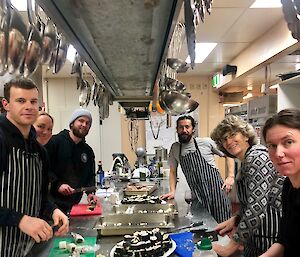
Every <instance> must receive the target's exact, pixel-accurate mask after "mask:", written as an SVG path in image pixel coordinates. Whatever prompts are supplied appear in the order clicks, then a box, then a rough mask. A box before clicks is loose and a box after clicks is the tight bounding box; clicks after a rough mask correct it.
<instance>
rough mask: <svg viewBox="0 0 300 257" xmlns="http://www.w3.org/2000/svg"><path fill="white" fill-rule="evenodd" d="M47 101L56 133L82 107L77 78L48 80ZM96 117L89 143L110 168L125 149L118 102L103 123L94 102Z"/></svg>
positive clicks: (89, 107) (45, 85)
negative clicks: (79, 100) (114, 158)
mask: <svg viewBox="0 0 300 257" xmlns="http://www.w3.org/2000/svg"><path fill="white" fill-rule="evenodd" d="M43 87H44V90H43V95H44V101H45V102H47V104H46V109H47V110H48V112H49V113H50V114H51V115H53V117H54V130H53V134H56V133H58V132H59V131H61V130H62V129H64V128H69V125H68V122H69V117H70V116H71V114H72V112H73V111H74V110H75V109H76V108H79V102H78V96H79V91H78V90H76V80H75V78H51V79H48V80H46V81H44V85H43ZM87 109H88V110H89V111H91V113H92V116H93V124H92V127H91V129H90V132H89V134H88V136H87V137H86V140H87V143H88V144H89V145H90V146H91V147H92V148H93V150H94V152H95V156H96V161H98V160H102V161H103V168H104V170H109V169H110V166H111V162H112V153H118V152H121V151H122V147H121V145H122V133H121V119H120V112H119V109H118V104H117V103H114V105H111V106H110V116H109V119H105V120H104V121H103V122H102V125H100V121H99V115H98V107H95V106H94V105H93V104H92V103H90V104H89V105H88V107H87Z"/></svg>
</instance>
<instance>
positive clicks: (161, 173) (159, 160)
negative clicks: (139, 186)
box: [157, 156, 164, 178]
mask: <svg viewBox="0 0 300 257" xmlns="http://www.w3.org/2000/svg"><path fill="white" fill-rule="evenodd" d="M162 168H163V164H162V161H161V156H159V158H158V163H157V170H158V177H160V178H161V177H163V175H164V173H163V170H162Z"/></svg>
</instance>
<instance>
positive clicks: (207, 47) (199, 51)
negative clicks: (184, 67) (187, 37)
mask: <svg viewBox="0 0 300 257" xmlns="http://www.w3.org/2000/svg"><path fill="white" fill-rule="evenodd" d="M216 45H217V43H196V48H195V52H196V59H195V63H202V62H203V61H204V60H205V59H206V57H207V56H208V55H209V54H210V53H211V51H212V50H214V48H215V47H216ZM185 61H186V62H187V63H191V59H190V56H188V57H187V58H186V60H185Z"/></svg>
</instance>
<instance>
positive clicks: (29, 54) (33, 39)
mask: <svg viewBox="0 0 300 257" xmlns="http://www.w3.org/2000/svg"><path fill="white" fill-rule="evenodd" d="M27 13H28V20H29V24H30V25H29V33H28V38H27V44H26V50H25V56H24V60H23V63H22V65H21V67H20V73H21V74H23V75H24V77H28V76H30V75H31V74H32V73H34V72H35V70H36V69H37V67H38V64H39V62H40V58H41V55H42V48H43V42H42V38H41V32H40V31H39V30H38V28H37V27H36V26H37V23H38V22H37V17H36V15H35V13H34V12H33V9H32V0H27Z"/></svg>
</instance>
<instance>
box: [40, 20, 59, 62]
mask: <svg viewBox="0 0 300 257" xmlns="http://www.w3.org/2000/svg"><path fill="white" fill-rule="evenodd" d="M56 45H57V31H56V27H55V25H54V23H53V22H52V20H51V19H50V18H47V21H46V26H45V28H44V32H43V52H42V57H41V63H42V64H48V63H50V59H51V54H52V53H53V52H54V51H55V49H56Z"/></svg>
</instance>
